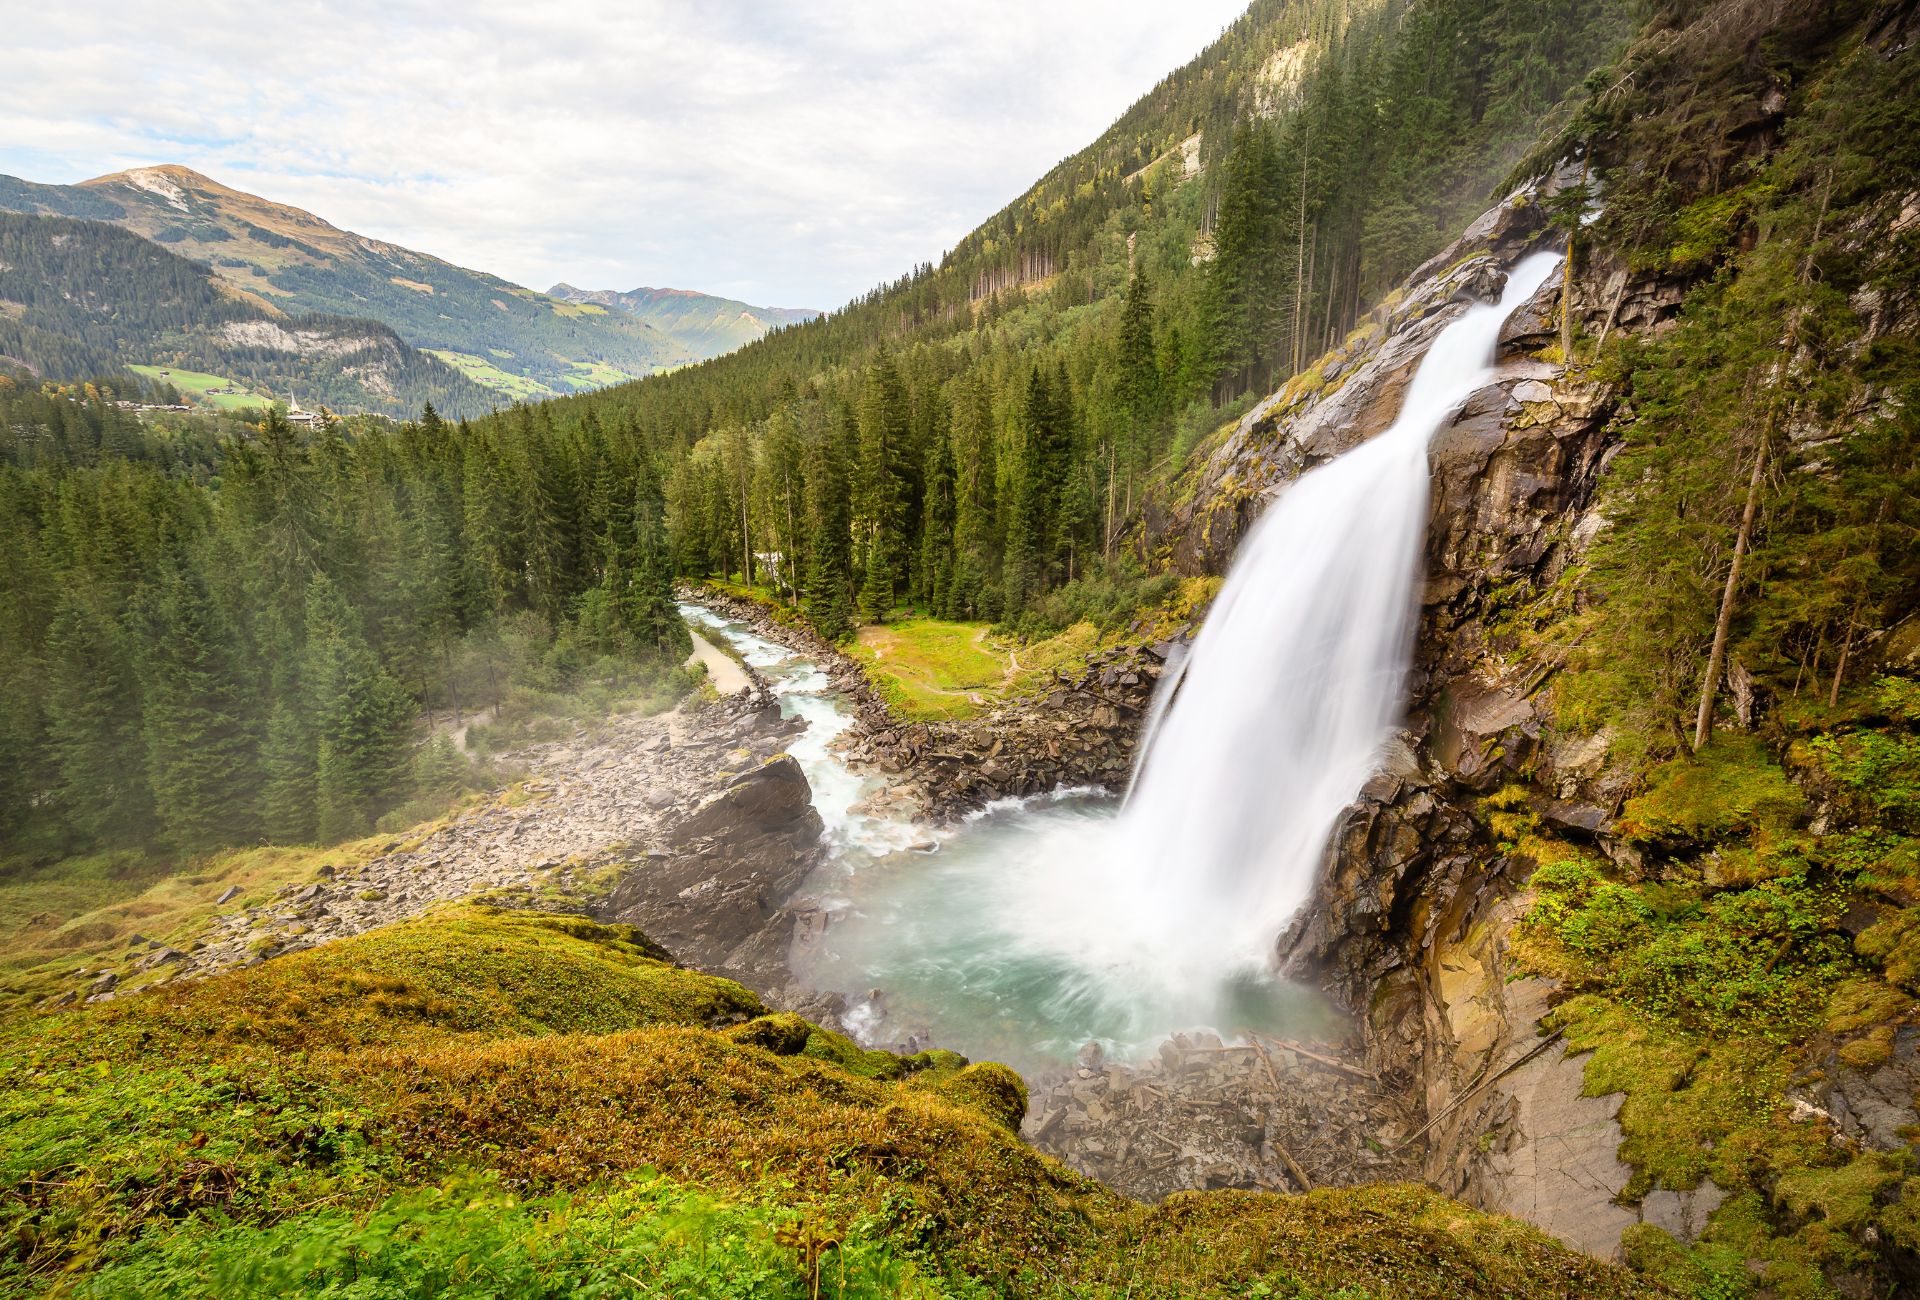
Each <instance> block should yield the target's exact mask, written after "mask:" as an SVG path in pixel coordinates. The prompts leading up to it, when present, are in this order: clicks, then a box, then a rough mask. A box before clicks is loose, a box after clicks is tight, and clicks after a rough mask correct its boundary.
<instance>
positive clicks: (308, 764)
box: [260, 700, 320, 844]
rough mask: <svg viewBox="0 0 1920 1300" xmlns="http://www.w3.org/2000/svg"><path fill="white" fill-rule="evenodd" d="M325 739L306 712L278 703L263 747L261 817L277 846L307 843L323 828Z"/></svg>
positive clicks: (270, 719) (271, 714)
mask: <svg viewBox="0 0 1920 1300" xmlns="http://www.w3.org/2000/svg"><path fill="white" fill-rule="evenodd" d="M318 746H319V742H318V740H317V739H316V738H315V736H314V734H313V727H312V725H311V724H310V722H309V720H308V719H307V717H306V716H305V715H304V711H303V710H300V709H298V708H296V707H294V706H293V705H291V704H288V703H287V702H286V701H284V700H283V701H280V702H277V703H276V704H275V705H274V707H273V712H272V713H270V714H269V715H268V716H267V734H266V740H265V741H264V742H263V743H262V745H261V748H260V761H261V768H262V771H263V776H264V778H265V786H264V789H263V790H262V793H261V798H260V815H261V821H262V823H263V828H264V830H265V831H266V835H267V838H268V839H270V840H272V841H273V842H274V843H276V844H306V843H309V842H311V841H312V839H313V837H314V834H315V832H316V831H317V830H318V829H319V823H318V820H317V811H318V805H319V793H320V792H319V770H318V769H319V753H318Z"/></svg>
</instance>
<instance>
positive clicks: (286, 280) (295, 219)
mask: <svg viewBox="0 0 1920 1300" xmlns="http://www.w3.org/2000/svg"><path fill="white" fill-rule="evenodd" d="M0 212H15V213H20V214H23V215H37V216H58V217H69V218H74V219H79V220H87V221H100V222H105V223H108V224H111V225H116V226H119V227H121V228H122V229H126V230H130V231H132V232H133V233H134V234H136V235H139V236H141V237H143V238H145V239H148V240H151V241H152V242H154V243H157V244H159V245H161V246H162V247H164V248H166V249H168V250H169V251H170V252H173V253H176V254H179V255H181V256H184V257H186V258H188V259H189V260H192V261H195V262H199V263H201V264H202V265H204V266H207V267H208V268H209V269H211V270H212V272H213V273H214V275H215V277H216V278H217V280H218V282H219V283H221V284H222V285H223V286H225V287H226V288H227V289H229V290H231V291H232V292H233V293H234V294H236V295H238V296H240V297H242V298H246V299H248V300H250V301H252V302H254V303H255V304H257V305H259V306H261V307H263V308H265V309H267V310H268V311H270V312H272V313H276V314H284V315H289V316H297V315H303V314H313V313H318V314H323V315H331V316H347V317H353V318H360V319H369V320H376V321H379V322H381V323H382V324H384V325H387V326H388V327H390V328H391V329H392V330H393V331H394V333H395V334H396V335H398V336H399V337H400V338H401V339H402V340H403V341H405V342H406V343H407V344H409V345H410V346H412V347H414V348H417V349H419V350H421V351H423V352H429V353H431V354H432V355H434V356H436V357H438V358H439V359H440V360H442V361H444V362H446V363H448V364H449V365H451V366H453V367H454V368H455V369H457V370H459V371H460V372H461V373H463V374H464V375H466V377H467V378H468V379H470V380H473V381H475V382H477V383H479V384H482V385H483V386H485V387H488V388H491V389H493V390H494V391H495V392H498V393H501V394H504V395H505V396H507V397H509V398H515V399H537V398H543V397H554V396H564V395H567V394H571V393H576V392H582V391H586V390H589V389H593V388H598V387H603V386H605V385H607V384H610V383H619V382H623V381H625V380H628V379H634V378H640V377H643V376H645V375H649V374H654V373H657V372H659V371H662V370H669V369H673V368H675V367H678V366H683V365H688V364H692V363H695V362H699V361H703V360H707V359H709V358H711V357H713V356H716V355H719V354H720V353H721V352H725V351H731V350H732V349H733V348H736V347H739V346H741V345H742V344H743V343H746V342H751V341H752V340H753V339H756V338H758V337H760V336H761V335H763V334H765V333H766V332H767V331H768V330H769V329H771V328H774V327H775V326H776V325H779V324H785V323H789V319H790V315H791V314H790V312H789V311H788V310H787V309H779V308H761V307H754V306H752V305H751V304H746V303H740V302H737V301H736V300H733V299H723V298H716V297H713V296H712V295H700V294H697V291H693V290H683V291H681V290H677V291H674V292H673V294H672V295H669V296H666V297H663V298H662V299H661V301H662V302H666V303H671V304H672V310H666V311H664V312H663V313H662V314H663V315H664V316H666V317H671V318H672V319H674V320H676V321H683V322H684V324H685V332H684V334H683V333H679V332H675V331H673V330H670V329H668V328H664V327H663V320H662V319H650V318H649V317H648V315H647V314H646V313H645V312H644V311H635V310H631V309H629V305H627V304H612V305H610V304H608V303H605V302H600V301H597V300H594V297H593V295H585V296H583V297H582V298H581V299H580V300H578V301H569V300H565V299H561V298H558V297H555V296H553V295H549V294H542V293H538V292H536V291H534V290H532V289H530V288H527V287H525V286H522V285H517V284H514V283H512V282H511V281H508V280H506V279H503V278H502V277H500V276H497V275H493V274H491V273H489V272H486V271H480V270H474V269H472V268H468V267H463V266H459V265H457V264H456V263H453V262H449V261H447V260H446V259H444V258H440V257H436V256H434V255H432V254H430V253H424V252H421V251H419V250H416V249H410V248H407V247H405V246H404V245H400V244H396V243H392V242H390V241H387V240H382V239H377V238H374V237H373V236H370V235H363V234H360V233H358V232H356V231H352V230H348V229H346V228H344V227H341V226H337V225H335V224H333V223H332V222H330V221H328V220H326V219H325V218H324V217H321V216H319V215H318V214H316V213H313V212H309V211H307V210H306V209H303V208H299V207H295V206H293V205H291V204H286V203H281V202H278V201H276V200H273V199H269V198H266V197H263V196H261V195H257V194H254V193H251V192H249V191H246V190H242V189H237V188H235V187H233V186H230V185H227V184H225V183H224V182H221V181H218V180H215V179H214V178H212V177H210V176H207V175H205V174H204V173H202V172H199V171H196V170H194V169H193V168H191V167H186V166H183V165H181V164H178V163H165V164H157V165H154V166H147V167H133V168H128V169H125V170H122V171H117V172H109V173H106V174H104V175H101V176H95V177H92V178H90V179H88V180H85V181H81V182H79V183H78V184H75V185H49V184H42V183H39V182H35V181H29V180H24V179H22V178H19V177H13V176H0ZM635 292H636V293H653V292H654V291H651V290H636V291H635ZM684 295H694V297H686V296H684ZM623 297H627V298H630V297H631V295H624V296H623ZM708 303H712V304H715V305H713V306H711V307H709V306H707V305H706V304H708ZM742 311H744V312H745V313H747V314H746V316H745V317H741V316H740V314H739V313H740V312H742ZM806 318H808V317H801V319H806Z"/></svg>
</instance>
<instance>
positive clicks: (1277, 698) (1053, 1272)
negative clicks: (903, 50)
mask: <svg viewBox="0 0 1920 1300" xmlns="http://www.w3.org/2000/svg"><path fill="white" fill-rule="evenodd" d="M1122 8H1124V7H1116V9H1115V13H1116V15H1118V14H1119V13H1120V11H1121V9H1122ZM609 21H612V20H611V19H610V20H609ZM1113 21H1116V22H1117V21H1121V19H1120V18H1118V17H1115V18H1114V20H1113ZM872 37H873V33H871V32H865V33H862V39H863V41H865V40H870V39H872ZM863 48H865V46H864V45H863ZM1060 57H1061V58H1063V59H1065V58H1070V57H1072V52H1071V51H1062V52H1061V54H1060ZM620 71H621V72H622V73H623V74H626V73H630V71H631V70H628V69H621V70H620ZM716 93H717V92H716ZM847 201H848V202H849V203H850V204H851V203H855V202H858V199H857V197H850V198H849V199H848V200H847ZM0 207H4V208H6V209H9V210H11V211H12V212H13V213H15V214H16V215H6V216H0V352H4V353H6V354H7V355H8V356H9V357H10V358H12V360H13V362H14V363H15V365H14V367H13V369H12V371H11V373H9V374H7V375H6V376H5V377H0V536H3V537H4V538H5V540H6V542H7V545H8V551H9V560H10V563H9V564H7V565H6V566H4V568H0V1295H9V1296H11V1295H19V1296H26V1295H54V1296H129V1295H138V1296H166V1297H171V1296H179V1297H186V1296H212V1295H221V1296H245V1297H253V1296H309V1295H310V1296H329V1297H350V1296H351V1297H362V1296H364V1297H387V1296H408V1297H413V1296H434V1297H442V1296H444V1297H453V1296H467V1295H490V1296H498V1297H516V1298H517V1297H558V1296H570V1295H597V1296H660V1297H666V1296H682V1297H690V1296H715V1297H735V1296H754V1297H781V1298H783V1300H784V1298H791V1300H801V1298H803V1297H804V1298H806V1300H818V1298H819V1297H822V1296H836V1297H857V1296H871V1297H881V1296H926V1297H936V1296H954V1297H985V1296H1000V1295H1007V1296H1033V1297H1060V1298H1065V1297H1084V1296H1091V1297H1102V1298H1105V1300H1122V1298H1128V1300H1137V1298H1140V1297H1190V1296H1191V1297H1221V1298H1225V1297H1288V1298H1292V1300H1402V1298H1406V1297H1416V1298H1431V1300H1443V1298H1444V1300H1452V1298H1454V1297H1484V1298H1486V1300H1492V1298H1494V1297H1503V1298H1505V1297H1566V1298H1568V1300H1572V1298H1574V1297H1580V1298H1588V1297H1599V1298H1612V1297H1621V1298H1624V1297H1659V1296H1678V1297H1710V1298H1713V1300H1748V1298H1751V1300H1762V1298H1765V1300H1843V1298H1844V1300H1860V1298H1865V1297H1897V1296H1911V1295H1920V3H1916V0H1255V3H1254V4H1252V6H1251V7H1250V8H1249V9H1247V10H1246V12H1245V13H1244V14H1242V15H1241V16H1240V17H1238V18H1237V19H1236V20H1235V21H1234V22H1233V23H1231V24H1230V25H1229V26H1228V27H1227V28H1226V29H1225V30H1224V31H1223V32H1222V33H1221V34H1220V36H1219V38H1218V40H1216V41H1215V42H1213V43H1212V44H1211V45H1209V46H1208V47H1207V48H1206V49H1205V50H1204V51H1203V52H1202V53H1201V54H1200V55H1199V56H1198V57H1197V58H1195V59H1194V60H1193V61H1191V62H1190V63H1188V64H1186V65H1185V66H1183V67H1180V68H1178V69H1176V70H1174V71H1173V72H1171V73H1170V74H1169V75H1168V76H1166V77H1165V78H1164V79H1163V80H1161V81H1160V82H1159V83H1158V84H1157V85H1155V86H1153V87H1151V88H1149V89H1147V90H1146V93H1145V94H1143V95H1142V96H1141V98H1140V99H1139V100H1138V101H1137V102H1136V103H1135V104H1134V105H1133V106H1132V107H1131V108H1130V109H1128V110H1127V111H1126V112H1125V113H1124V114H1123V115H1122V116H1121V117H1120V118H1119V119H1118V120H1117V121H1115V122H1114V123H1113V125H1112V126H1111V127H1110V128H1109V129H1108V130H1107V131H1106V132H1105V133H1103V134H1102V135H1100V136H1099V138H1097V139H1096V140H1094V141H1093V142H1092V143H1091V144H1089V145H1088V146H1087V147H1086V148H1084V149H1082V150H1080V151H1079V152H1077V153H1075V154H1073V155H1072V156H1071V157H1068V158H1066V159H1065V160H1063V161H1062V162H1060V163H1059V164H1058V165H1057V166H1055V167H1054V168H1053V169H1052V170H1050V171H1048V172H1047V173H1046V174H1045V175H1044V176H1042V177H1040V178H1039V179H1038V180H1037V181H1035V183H1034V184H1033V185H1032V187H1031V188H1030V189H1028V190H1027V191H1026V192H1025V193H1023V194H1021V195H1019V196H1017V197H1015V198H1014V199H1012V201H1011V202H1009V203H1008V204H1007V205H1006V206H1005V207H1004V208H1003V209H1002V210H1001V211H999V212H998V213H996V214H995V215H993V216H992V217H991V218H990V219H988V220H987V221H986V222H985V223H984V224H983V225H981V226H980V227H979V228H978V229H976V230H975V231H973V232H972V233H971V234H969V235H967V236H966V237H965V238H963V239H962V240H960V241H959V242H958V243H957V244H956V245H955V247H954V248H952V249H951V250H949V251H947V252H946V253H945V254H944V255H942V256H941V257H940V258H939V259H938V260H937V261H928V262H925V263H922V264H921V265H919V266H917V267H915V268H913V269H911V270H910V271H908V272H907V273H906V274H904V275H903V276H901V277H900V278H899V279H897V280H895V281H893V282H891V283H888V284H885V285H882V286H879V287H877V288H875V289H874V290H873V291H872V292H870V293H868V294H866V295H864V296H862V297H860V298H857V299H856V300H854V301H853V302H850V303H848V304H846V305H845V306H843V307H841V308H839V309H836V310H834V311H832V312H831V313H829V314H826V315H814V314H812V313H788V312H781V311H776V310H771V309H762V308H758V307H753V306H750V305H748V304H745V303H740V302H735V301H731V300H723V299H718V298H707V297H702V296H699V295H690V294H685V293H681V292H678V291H671V290H658V289H644V288H643V289H637V290H634V291H632V292H616V291H610V290H609V291H583V290H577V289H573V288H571V287H570V286H568V285H566V284H560V285H556V286H554V288H553V290H552V291H551V293H550V294H548V295H541V294H536V293H532V292H530V291H528V290H524V289H517V288H514V287H512V286H509V285H506V284H505V283H504V282H502V281H499V280H496V279H493V278H491V277H487V276H483V275H480V274H477V273H474V272H468V271H464V270H461V269H459V268H456V267H453V266H450V265H448V264H446V263H444V262H439V261H436V260H435V259H432V258H429V257H425V256H424V255H421V254H415V253H411V252H408V251H406V250H403V249H399V248H395V247H392V246H390V245H385V244H381V243H378V242H376V241H371V240H366V239H363V238H361V237H359V236H355V235H350V234H347V233H346V232H343V231H339V230H336V229H334V228H333V227H331V226H327V225H326V224H325V223H322V222H320V221H319V220H318V219H317V218H313V217H310V216H307V215H306V214H304V213H298V212H295V211H293V210H291V209H284V208H278V207H275V206H273V205H271V204H268V203H266V202H264V201H263V200H258V199H253V198H251V197H249V196H246V195H242V194H239V193H237V192H235V191H232V190H227V189H225V188H223V187H221V186H218V185H216V184H214V183H213V182H210V181H207V180H206V179H205V178H202V177H199V176H196V175H194V174H193V173H191V172H185V171H182V170H180V169H177V168H154V169H143V170H140V171H136V172H129V173H124V174H121V175H118V176H112V177H105V178H102V179H101V180H99V181H94V182H89V183H87V184H85V185H81V186H74V187H50V186H37V185H32V184H29V183H26V182H15V181H6V182H0ZM749 251H750V250H743V252H742V256H743V258H744V257H746V256H747V255H748V252H749ZM693 362H697V363H698V364H689V363H693ZM130 366H131V367H142V369H139V370H137V371H133V370H129V369H127V368H128V367H130ZM161 369H166V370H169V371H170V374H169V375H166V376H160V375H157V374H156V373H154V372H155V371H158V370H161ZM182 371H186V372H189V373H192V374H196V375H198V374H201V373H202V372H204V377H205V378H208V379H211V380H212V381H213V382H214V383H217V384H222V385H225V386H235V385H246V386H250V387H251V388H252V389H254V390H257V391H262V392H267V391H271V392H278V390H279V387H280V386H286V387H293V386H294V385H295V384H297V385H298V392H299V394H300V396H301V398H302V399H303V400H306V394H307V393H309V392H312V393H313V394H314V398H313V399H312V401H311V402H309V405H315V404H318V403H319V402H320V401H321V400H323V399H324V400H325V401H326V402H327V404H328V405H329V406H334V405H335V404H336V403H337V404H338V405H337V409H340V410H346V409H349V408H352V407H354V406H358V407H359V408H361V409H363V410H367V411H379V412H385V413H387V414H389V415H391V416H393V417H395V418H393V419H391V420H388V421H378V420H354V419H344V420H343V419H336V418H334V417H333V416H332V415H331V414H327V413H323V414H317V415H316V414H315V413H314V412H312V411H301V412H298V413H297V414H299V415H300V416H301V417H302V418H300V419H297V420H296V419H291V418H289V416H288V415H283V414H282V413H281V412H280V411H278V410H259V409H252V410H238V411H227V412H214V411H207V410H204V409H198V408H196V409H189V410H153V409H140V408H141V407H143V406H145V407H155V406H167V407H171V406H174V405H176V403H174V402H170V401H169V402H161V401H156V400H152V399H154V398H155V397H156V396H166V394H165V393H163V392H158V390H157V388H156V387H155V386H156V385H158V384H159V383H160V382H161V381H162V380H163V379H164V380H166V381H168V382H172V383H173V384H174V385H175V387H176V389H177V388H178V386H179V383H180V382H181V380H182V379H183V378H184V376H183V375H182V373H181V372H182ZM629 376H631V378H627V377H629ZM89 380H91V381H92V382H85V381H89ZM614 380H618V381H620V382H610V381H614ZM116 385H120V387H116ZM203 387H207V386H206V385H203ZM133 392H138V393H140V394H142V398H141V400H132V399H130V398H128V397H126V396H125V394H126V393H133ZM223 395H225V394H223ZM429 401H430V402H431V405H429V404H428V403H429ZM180 404H181V405H185V403H180ZM496 408H497V409H496Z"/></svg>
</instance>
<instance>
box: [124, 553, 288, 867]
mask: <svg viewBox="0 0 1920 1300" xmlns="http://www.w3.org/2000/svg"><path fill="white" fill-rule="evenodd" d="M142 617H143V621H144V623H145V627H146V634H147V635H146V645H145V649H144V654H143V655H142V656H141V659H142V663H141V681H140V688H141V696H142V699H143V701H144V704H145V707H144V708H143V710H142V715H141V722H142V727H141V730H142V732H143V734H144V737H145V741H146V758H147V780H148V784H149V787H150V788H151V790H152V791H153V798H154V804H155V808H156V811H157V813H158V815H159V820H160V825H161V828H162V830H163V832H164V834H165V836H166V838H167V840H168V842H169V843H171V844H172V845H173V846H174V847H175V848H178V849H181V850H184V851H186V852H189V853H198V852H206V851H209V850H212V849H216V848H219V847H221V846H222V845H227V844H238V843H241V842H243V841H245V840H248V839H250V838H252V836H253V835H254V833H255V832H256V830H257V828H258V825H259V822H258V818H257V816H256V803H257V799H258V795H259V769H258V752H257V751H258V737H257V735H256V733H255V730H254V718H253V716H252V714H251V710H250V708H249V700H248V697H247V691H246V688H245V685H244V682H243V678H242V674H241V672H240V670H239V665H238V663H237V662H236V655H235V647H236V644H237V638H236V636H235V634H234V630H233V628H232V626H231V625H230V624H229V623H228V622H227V620H226V618H225V617H224V616H223V615H222V614H221V612H220V609H219V607H218V606H217V605H215V604H214V602H213V599H212V598H211V597H210V596H209V595H208V593H207V589H206V585H205V583H204V582H203V581H202V580H201V578H200V577H199V575H198V574H197V573H195V572H194V571H193V570H192V569H191V568H190V567H186V568H184V569H183V571H181V572H177V573H175V574H174V575H172V576H171V577H170V578H169V579H167V580H166V582H165V583H164V585H163V586H161V587H160V588H159V589H158V590H157V591H155V592H153V593H152V594H151V595H150V597H149V598H148V599H147V601H146V603H145V605H144V608H143V610H142Z"/></svg>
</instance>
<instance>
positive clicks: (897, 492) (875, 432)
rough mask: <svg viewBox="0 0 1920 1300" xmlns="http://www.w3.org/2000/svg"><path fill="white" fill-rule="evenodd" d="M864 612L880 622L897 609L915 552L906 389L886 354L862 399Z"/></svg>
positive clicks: (872, 370)
mask: <svg viewBox="0 0 1920 1300" xmlns="http://www.w3.org/2000/svg"><path fill="white" fill-rule="evenodd" d="M859 418H860V480H861V481H860V500H861V505H860V517H859V520H858V523H859V531H860V534H861V537H862V542H863V545H862V551H861V556H860V559H861V575H862V576H861V582H860V597H859V599H860V611H861V613H862V615H863V616H864V617H865V618H866V619H867V621H868V622H873V623H877V622H879V621H880V620H881V619H883V618H885V617H886V616H887V614H888V612H889V611H891V610H892V608H893V603H894V599H895V596H896V594H897V592H898V591H899V588H900V585H901V580H902V579H903V578H904V577H905V576H906V571H907V568H908V565H909V562H910V561H911V559H912V553H911V552H910V551H908V549H907V537H906V533H907V509H908V504H909V502H908V487H909V484H908V479H907V470H906V467H907V464H908V432H909V431H908V419H909V405H908V399H907V390H906V386H905V385H904V384H903V383H902V382H901V379H900V371H899V369H898V368H897V367H896V366H895V365H894V361H893V357H892V356H891V355H890V354H889V353H888V352H886V351H885V350H884V349H883V350H882V351H881V352H880V354H879V355H878V356H877V357H875V358H874V360H873V361H872V362H871V363H869V364H868V366H867V369H866V375H865V382H864V384H863V387H862V391H861V397H860V411H859Z"/></svg>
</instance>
